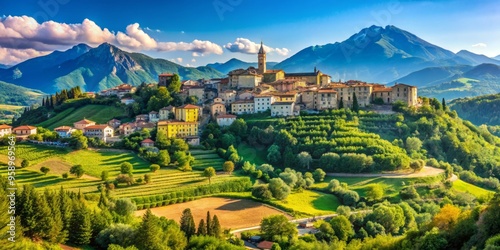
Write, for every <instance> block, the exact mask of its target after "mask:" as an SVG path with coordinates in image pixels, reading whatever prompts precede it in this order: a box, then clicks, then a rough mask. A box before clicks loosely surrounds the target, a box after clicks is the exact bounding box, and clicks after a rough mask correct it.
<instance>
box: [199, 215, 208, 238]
mask: <svg viewBox="0 0 500 250" xmlns="http://www.w3.org/2000/svg"><path fill="white" fill-rule="evenodd" d="M197 234H198V235H207V226H206V225H205V221H204V220H203V219H201V220H200V223H199V224H198V232H197Z"/></svg>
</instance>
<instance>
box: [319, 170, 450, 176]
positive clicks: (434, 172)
mask: <svg viewBox="0 0 500 250" xmlns="http://www.w3.org/2000/svg"><path fill="white" fill-rule="evenodd" d="M442 173H444V170H443V169H439V168H433V167H424V168H423V169H422V170H420V171H419V172H411V173H380V174H348V173H327V174H326V175H327V176H337V177H384V178H418V177H428V176H436V175H439V174H442Z"/></svg>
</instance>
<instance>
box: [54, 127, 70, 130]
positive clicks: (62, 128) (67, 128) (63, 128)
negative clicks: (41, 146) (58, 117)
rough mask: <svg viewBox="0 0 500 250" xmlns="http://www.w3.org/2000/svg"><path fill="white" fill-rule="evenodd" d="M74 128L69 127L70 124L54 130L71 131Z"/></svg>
mask: <svg viewBox="0 0 500 250" xmlns="http://www.w3.org/2000/svg"><path fill="white" fill-rule="evenodd" d="M72 129H73V128H72V127H69V126H60V127H57V128H55V129H54V131H70V130H72Z"/></svg>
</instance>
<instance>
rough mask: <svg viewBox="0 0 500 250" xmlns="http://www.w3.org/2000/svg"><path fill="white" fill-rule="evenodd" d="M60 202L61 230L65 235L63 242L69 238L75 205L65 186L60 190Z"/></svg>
mask: <svg viewBox="0 0 500 250" xmlns="http://www.w3.org/2000/svg"><path fill="white" fill-rule="evenodd" d="M58 195H59V202H60V206H59V208H60V212H61V219H62V222H63V227H62V231H61V235H62V236H63V237H64V239H63V242H65V241H66V240H67V239H68V235H69V229H70V224H71V215H72V211H73V207H72V206H71V198H70V197H69V196H68V194H67V193H66V192H65V191H64V189H63V187H62V186H61V189H60V190H59V194H58Z"/></svg>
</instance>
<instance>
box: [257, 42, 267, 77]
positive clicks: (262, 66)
mask: <svg viewBox="0 0 500 250" xmlns="http://www.w3.org/2000/svg"><path fill="white" fill-rule="evenodd" d="M258 59H259V68H258V71H259V74H261V75H262V74H264V73H266V51H265V50H264V45H263V44H262V41H261V42H260V49H259V55H258Z"/></svg>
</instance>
